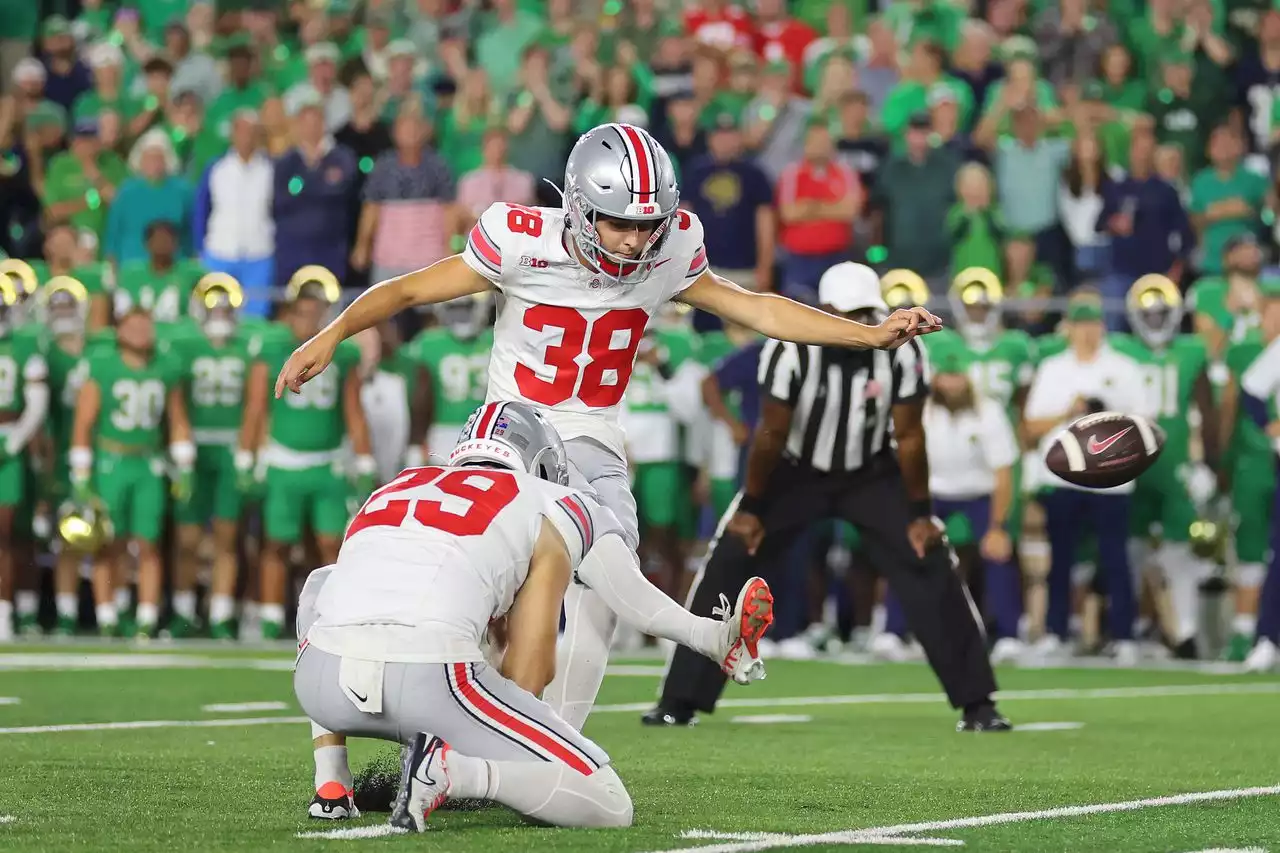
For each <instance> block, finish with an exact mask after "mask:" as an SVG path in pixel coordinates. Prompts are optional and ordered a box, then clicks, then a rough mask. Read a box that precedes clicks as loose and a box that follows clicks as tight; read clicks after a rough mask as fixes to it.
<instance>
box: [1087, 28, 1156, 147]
mask: <svg viewBox="0 0 1280 853" xmlns="http://www.w3.org/2000/svg"><path fill="white" fill-rule="evenodd" d="M1099 68H1100V70H1101V72H1102V73H1101V74H1100V75H1099V76H1098V78H1097V79H1096V80H1091V81H1090V82H1089V83H1088V84H1086V85H1085V87H1084V91H1083V93H1082V94H1083V97H1084V99H1085V101H1087V102H1088V103H1090V104H1091V105H1092V106H1091V109H1092V111H1093V113H1094V114H1095V115H1097V116H1098V118H1099V120H1100V121H1101V124H1100V126H1099V127H1098V141H1099V142H1100V143H1101V144H1102V150H1103V156H1104V159H1105V160H1106V162H1107V163H1109V164H1111V165H1113V166H1117V167H1120V168H1124V167H1125V166H1126V165H1127V164H1128V162H1129V127H1130V125H1131V124H1132V121H1133V119H1134V118H1135V116H1136V115H1138V114H1139V113H1141V112H1142V111H1143V110H1144V109H1145V108H1146V105H1147V86H1146V84H1145V83H1144V82H1143V81H1142V80H1138V79H1135V78H1134V77H1133V76H1132V72H1133V58H1132V57H1131V56H1130V55H1129V50H1128V48H1126V47H1125V46H1124V45H1122V44H1113V45H1111V46H1110V47H1109V48H1107V49H1106V51H1104V52H1103V54H1102V62H1101V64H1100V66H1099Z"/></svg>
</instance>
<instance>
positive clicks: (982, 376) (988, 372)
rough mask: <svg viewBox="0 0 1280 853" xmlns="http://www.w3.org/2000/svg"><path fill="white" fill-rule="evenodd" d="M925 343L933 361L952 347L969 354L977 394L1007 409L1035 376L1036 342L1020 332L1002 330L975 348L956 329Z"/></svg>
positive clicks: (932, 337)
mask: <svg viewBox="0 0 1280 853" xmlns="http://www.w3.org/2000/svg"><path fill="white" fill-rule="evenodd" d="M924 344H925V350H926V351H927V353H928V354H929V357H930V359H931V360H937V359H938V358H939V357H940V356H941V355H942V354H943V353H944V352H946V351H947V350H948V349H949V348H952V347H955V348H959V349H961V350H963V351H964V352H966V353H968V355H969V359H970V366H969V380H970V381H971V382H973V388H974V391H976V392H977V393H979V394H981V395H982V396H984V397H989V398H991V399H993V400H996V401H997V402H999V403H1000V405H1002V406H1004V407H1005V408H1006V409H1011V408H1012V407H1013V401H1014V397H1015V396H1016V395H1017V393H1018V390H1019V389H1021V388H1026V387H1028V386H1029V385H1030V384H1031V377H1032V374H1034V373H1035V364H1036V358H1037V356H1036V345H1035V341H1033V340H1032V339H1031V336H1030V335H1028V334H1027V333H1026V332H1023V331H1020V330H1014V329H1010V330H1008V331H1003V332H1001V333H1000V334H999V335H997V336H996V338H995V340H993V341H992V342H991V343H990V344H989V345H985V346H974V345H973V344H972V343H970V342H969V341H967V340H965V338H964V336H963V335H961V334H960V333H959V332H957V331H955V330H954V329H943V330H942V331H940V332H934V333H933V334H932V335H926V336H925V337H924Z"/></svg>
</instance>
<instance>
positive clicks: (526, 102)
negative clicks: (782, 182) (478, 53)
mask: <svg viewBox="0 0 1280 853" xmlns="http://www.w3.org/2000/svg"><path fill="white" fill-rule="evenodd" d="M549 70H550V56H549V55H548V54H547V51H546V49H545V48H543V47H540V46H537V45H535V46H533V47H530V48H528V49H526V50H525V53H524V61H523V63H522V64H521V66H520V84H521V89H520V91H517V92H513V93H511V95H510V97H509V98H508V102H507V109H508V112H507V133H509V134H511V136H512V137H513V138H515V139H519V140H520V144H519V145H517V146H516V147H515V148H514V149H513V150H512V152H511V165H512V166H515V167H516V168H517V169H523V170H525V171H526V172H528V173H529V174H531V175H533V176H534V177H535V178H548V179H550V180H553V181H555V180H561V179H562V178H563V176H564V175H563V173H564V157H565V154H566V153H567V152H566V149H567V148H568V143H569V131H570V130H571V128H572V123H573V111H572V109H571V108H570V106H569V104H570V103H571V101H570V93H569V92H568V91H565V89H564V88H563V87H562V86H557V85H555V84H553V82H552V80H551V79H550V77H549V74H548V72H549ZM538 198H539V200H540V201H542V202H543V203H544V204H552V205H555V204H559V203H560V196H559V193H556V192H555V191H554V189H551V188H550V187H547V185H546V183H545V182H544V181H541V180H539V181H538Z"/></svg>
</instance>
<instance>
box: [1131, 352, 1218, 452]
mask: <svg viewBox="0 0 1280 853" xmlns="http://www.w3.org/2000/svg"><path fill="white" fill-rule="evenodd" d="M1109 343H1110V344H1111V346H1112V347H1113V348H1115V350H1116V351H1117V352H1119V353H1122V354H1124V355H1127V356H1129V357H1130V358H1132V359H1133V360H1134V361H1136V362H1138V366H1139V367H1141V368H1142V373H1143V377H1144V381H1145V382H1146V387H1147V391H1148V393H1150V394H1152V395H1154V400H1155V402H1156V406H1155V410H1156V422H1157V423H1159V424H1160V426H1161V428H1162V429H1164V431H1165V436H1166V439H1165V445H1164V451H1163V454H1162V456H1172V457H1174V458H1176V459H1177V460H1179V461H1186V460H1187V459H1188V458H1189V457H1190V455H1191V426H1190V424H1188V423H1187V413H1188V412H1189V411H1191V405H1192V402H1193V401H1192V395H1193V393H1194V391H1195V385H1196V379H1198V378H1199V376H1200V374H1201V373H1203V372H1204V371H1205V369H1206V368H1207V367H1208V365H1209V351H1208V349H1206V347H1205V344H1204V341H1202V340H1201V339H1200V337H1199V336H1197V335H1177V336H1176V337H1174V339H1173V340H1172V341H1170V342H1169V345H1168V346H1167V347H1166V348H1164V349H1162V350H1155V349H1152V348H1151V347H1150V346H1148V345H1147V344H1146V343H1145V342H1144V341H1143V340H1142V339H1141V338H1139V337H1137V336H1136V335H1114V336H1112V337H1111V338H1110V339H1109Z"/></svg>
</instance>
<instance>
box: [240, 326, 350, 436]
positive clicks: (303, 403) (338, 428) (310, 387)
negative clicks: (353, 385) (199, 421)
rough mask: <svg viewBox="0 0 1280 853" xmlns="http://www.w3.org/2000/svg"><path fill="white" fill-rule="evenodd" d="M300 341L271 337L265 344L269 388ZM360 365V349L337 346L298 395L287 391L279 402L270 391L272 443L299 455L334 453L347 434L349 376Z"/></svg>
mask: <svg viewBox="0 0 1280 853" xmlns="http://www.w3.org/2000/svg"><path fill="white" fill-rule="evenodd" d="M299 343H300V342H299V341H297V340H295V339H294V338H293V336H292V335H290V336H289V337H282V336H279V335H274V334H273V335H271V336H270V337H269V338H267V339H264V340H263V341H262V349H261V352H260V354H259V356H258V359H259V360H260V361H262V362H263V363H264V364H266V366H267V385H268V389H270V388H273V387H274V386H275V380H276V376H278V375H279V373H280V370H281V369H282V368H283V367H284V363H285V362H286V361H288V360H289V356H290V355H292V354H293V351H294V349H295V348H296V347H297V346H298V344H299ZM359 366H360V349H359V348H358V347H357V346H356V345H355V344H354V343H352V342H351V341H343V342H342V343H340V344H338V349H337V350H336V351H335V352H334V354H333V362H332V363H331V364H330V365H329V366H328V367H326V368H325V370H324V372H323V373H321V374H320V375H319V376H316V377H313V378H312V379H310V380H308V381H307V383H306V384H305V385H303V386H302V391H301V393H299V394H294V393H292V392H286V393H284V394H282V395H280V397H279V398H278V399H277V398H276V396H275V394H274V393H273V392H271V391H270V390H268V392H267V393H268V399H267V404H268V412H269V418H270V425H269V427H268V435H269V437H270V439H271V441H272V442H273V443H275V444H278V445H280V446H281V447H284V448H287V449H288V450H294V451H297V452H299V453H322V452H330V451H335V450H337V449H338V448H340V447H341V446H342V440H343V439H344V438H345V437H346V435H347V424H346V419H345V413H344V411H343V407H342V388H343V385H344V383H345V382H346V380H347V376H348V375H349V374H350V373H351V372H352V371H354V370H356V369H357V368H358V367H359Z"/></svg>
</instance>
